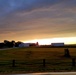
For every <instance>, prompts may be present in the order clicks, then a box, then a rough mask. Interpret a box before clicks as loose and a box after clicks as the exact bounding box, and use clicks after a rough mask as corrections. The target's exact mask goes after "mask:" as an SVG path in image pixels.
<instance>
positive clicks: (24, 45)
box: [19, 43, 30, 47]
mask: <svg viewBox="0 0 76 75" xmlns="http://www.w3.org/2000/svg"><path fill="white" fill-rule="evenodd" d="M29 45H30V44H29V43H21V44H19V47H29Z"/></svg>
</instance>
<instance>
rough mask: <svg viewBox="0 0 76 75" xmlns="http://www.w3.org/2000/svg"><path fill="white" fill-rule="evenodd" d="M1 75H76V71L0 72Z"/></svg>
mask: <svg viewBox="0 0 76 75" xmlns="http://www.w3.org/2000/svg"><path fill="white" fill-rule="evenodd" d="M0 75H76V72H47V73H29V74H0Z"/></svg>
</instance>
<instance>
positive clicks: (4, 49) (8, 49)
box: [0, 47, 18, 50]
mask: <svg viewBox="0 0 76 75" xmlns="http://www.w3.org/2000/svg"><path fill="white" fill-rule="evenodd" d="M15 48H18V47H15ZM9 49H14V48H3V49H0V50H9Z"/></svg>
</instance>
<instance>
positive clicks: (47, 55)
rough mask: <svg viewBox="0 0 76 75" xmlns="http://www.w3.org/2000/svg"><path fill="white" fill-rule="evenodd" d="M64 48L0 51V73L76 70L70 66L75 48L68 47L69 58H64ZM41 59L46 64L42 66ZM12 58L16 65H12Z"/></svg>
mask: <svg viewBox="0 0 76 75" xmlns="http://www.w3.org/2000/svg"><path fill="white" fill-rule="evenodd" d="M64 49H65V48H34V47H30V48H15V49H10V50H2V51H0V73H29V72H51V71H76V68H75V67H72V63H71V62H72V57H76V49H75V48H69V51H70V55H71V58H64V57H63V55H64ZM43 59H46V66H45V67H43V64H42V63H43ZM12 60H16V66H15V67H12Z"/></svg>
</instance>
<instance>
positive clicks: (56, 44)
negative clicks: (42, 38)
mask: <svg viewBox="0 0 76 75" xmlns="http://www.w3.org/2000/svg"><path fill="white" fill-rule="evenodd" d="M51 46H64V43H51Z"/></svg>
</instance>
